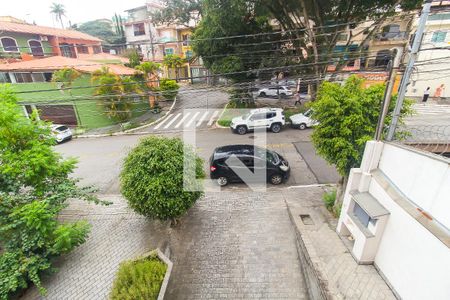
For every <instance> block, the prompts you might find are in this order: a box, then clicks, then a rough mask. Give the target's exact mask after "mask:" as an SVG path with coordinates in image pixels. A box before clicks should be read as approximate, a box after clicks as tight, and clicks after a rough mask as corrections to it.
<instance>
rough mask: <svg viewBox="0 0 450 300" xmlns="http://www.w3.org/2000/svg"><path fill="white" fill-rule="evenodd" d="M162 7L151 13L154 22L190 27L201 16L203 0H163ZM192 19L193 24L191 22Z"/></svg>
mask: <svg viewBox="0 0 450 300" xmlns="http://www.w3.org/2000/svg"><path fill="white" fill-rule="evenodd" d="M162 3H163V6H164V8H163V9H158V10H156V11H154V12H153V13H152V21H153V22H155V23H156V24H178V25H184V26H187V27H190V26H192V25H196V23H197V22H198V21H199V20H200V19H201V17H202V10H203V5H202V4H203V0H189V1H185V0H163V1H162ZM192 21H194V24H192Z"/></svg>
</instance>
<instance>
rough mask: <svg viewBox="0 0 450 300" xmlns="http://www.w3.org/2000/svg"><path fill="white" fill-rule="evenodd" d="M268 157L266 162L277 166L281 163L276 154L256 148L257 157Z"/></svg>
mask: <svg viewBox="0 0 450 300" xmlns="http://www.w3.org/2000/svg"><path fill="white" fill-rule="evenodd" d="M264 155H266V160H267V161H269V162H271V163H273V164H275V165H277V164H278V163H279V162H280V157H279V156H278V154H277V153H276V152H273V151H270V150H267V149H263V148H257V147H255V156H256V157H259V158H263V156H264Z"/></svg>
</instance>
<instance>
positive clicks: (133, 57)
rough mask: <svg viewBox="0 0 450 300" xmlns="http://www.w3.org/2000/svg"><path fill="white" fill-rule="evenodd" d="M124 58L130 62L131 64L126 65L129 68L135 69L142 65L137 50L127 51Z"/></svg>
mask: <svg viewBox="0 0 450 300" xmlns="http://www.w3.org/2000/svg"><path fill="white" fill-rule="evenodd" d="M123 56H124V57H126V58H128V59H129V60H130V62H129V63H127V64H125V65H126V66H127V67H130V68H135V67H137V66H139V64H140V63H141V57H140V56H139V53H138V51H137V49H127V50H126V51H125V52H124V53H123Z"/></svg>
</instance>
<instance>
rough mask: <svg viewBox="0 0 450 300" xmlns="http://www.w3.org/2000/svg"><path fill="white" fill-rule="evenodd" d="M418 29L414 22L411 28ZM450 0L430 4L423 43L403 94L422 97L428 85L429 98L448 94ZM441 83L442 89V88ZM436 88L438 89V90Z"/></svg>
mask: <svg viewBox="0 0 450 300" xmlns="http://www.w3.org/2000/svg"><path fill="white" fill-rule="evenodd" d="M415 28H417V21H416V22H415V23H414V29H415ZM449 48H450V1H436V2H433V3H432V6H431V13H430V15H429V16H428V20H427V23H426V28H425V32H424V37H423V40H422V46H421V48H420V52H419V55H418V57H417V60H416V64H415V66H414V67H415V69H414V72H413V74H412V76H411V81H410V85H409V86H408V89H407V92H406V96H408V97H416V98H421V97H422V96H423V94H424V91H425V90H426V89H427V88H428V87H429V88H430V97H431V98H435V99H439V98H446V97H449V92H448V91H447V92H446V89H445V88H448V89H450V76H449V75H450V59H449V58H450V51H449V50H448V49H449ZM442 85H444V86H443V87H444V88H443V89H442V88H441V87H442ZM439 89H440V90H441V91H440V92H439Z"/></svg>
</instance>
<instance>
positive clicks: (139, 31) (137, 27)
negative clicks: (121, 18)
mask: <svg viewBox="0 0 450 300" xmlns="http://www.w3.org/2000/svg"><path fill="white" fill-rule="evenodd" d="M133 31H134V36H139V35H145V24H144V23H137V24H133Z"/></svg>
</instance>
